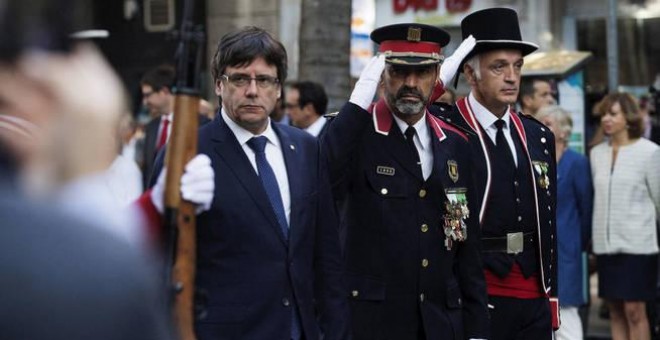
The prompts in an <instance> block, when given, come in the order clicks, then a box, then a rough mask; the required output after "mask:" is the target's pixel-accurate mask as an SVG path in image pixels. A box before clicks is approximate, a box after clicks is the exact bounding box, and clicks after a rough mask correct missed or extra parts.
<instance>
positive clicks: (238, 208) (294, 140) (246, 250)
mask: <svg viewBox="0 0 660 340" xmlns="http://www.w3.org/2000/svg"><path fill="white" fill-rule="evenodd" d="M272 127H273V129H274V130H275V133H277V135H278V137H279V139H280V143H281V145H282V152H283V155H284V161H285V163H286V168H287V174H288V178H289V188H290V192H291V216H290V235H289V239H288V241H287V240H286V239H285V238H284V235H283V234H282V232H281V229H280V227H279V226H278V222H277V219H276V217H275V213H274V212H273V210H272V208H271V207H270V205H269V200H268V196H267V195H266V192H265V190H264V189H263V186H262V184H261V181H260V179H259V177H258V176H257V174H256V172H255V170H254V168H253V167H252V165H251V164H250V161H249V160H248V158H247V156H246V155H245V152H244V151H243V149H242V148H241V146H240V145H239V144H238V141H237V140H236V137H235V136H234V134H233V133H232V132H231V130H230V129H229V127H228V126H227V125H226V123H225V122H224V120H223V119H222V116H221V115H218V116H217V118H216V119H215V120H213V121H212V122H211V123H208V124H206V125H205V126H203V127H202V128H201V129H200V131H199V146H198V150H199V152H200V153H204V154H206V155H208V156H209V157H210V158H211V162H212V166H213V168H214V170H215V178H216V184H215V196H214V200H213V204H212V206H211V209H210V210H209V211H208V212H205V213H203V214H201V215H200V216H199V217H198V223H197V242H198V243H197V249H198V251H197V279H196V281H197V289H198V290H199V291H200V292H202V293H206V295H207V296H208V301H207V302H206V311H207V315H206V317H204V318H203V319H201V320H198V322H197V323H196V331H197V336H198V339H200V340H204V339H213V340H217V339H255V340H256V339H289V337H290V334H291V315H292V314H291V306H293V305H294V303H292V302H294V301H295V305H297V307H298V311H299V314H300V317H301V323H302V328H303V330H304V336H305V339H307V340H315V339H319V336H320V335H319V333H320V332H323V333H325V339H344V338H345V337H346V336H347V333H348V326H347V323H348V306H347V300H346V296H345V295H344V292H345V290H344V288H343V285H342V274H343V273H342V263H341V253H340V249H339V241H338V230H337V228H338V227H337V218H336V216H335V212H334V209H333V205H332V198H331V193H330V187H329V182H328V178H327V175H326V173H325V167H324V166H323V164H322V163H321V158H320V157H319V147H318V142H317V141H316V139H315V138H314V137H312V136H311V135H309V134H308V133H306V132H304V131H302V130H299V129H297V128H294V127H289V126H285V125H281V124H279V123H273V124H272ZM160 158H161V157H160V156H159V160H160ZM157 166H158V165H157ZM317 315H318V320H317Z"/></svg>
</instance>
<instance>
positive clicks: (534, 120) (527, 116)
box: [518, 111, 545, 127]
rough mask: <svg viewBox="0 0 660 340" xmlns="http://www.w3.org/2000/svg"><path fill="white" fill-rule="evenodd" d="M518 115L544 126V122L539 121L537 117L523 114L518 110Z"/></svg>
mask: <svg viewBox="0 0 660 340" xmlns="http://www.w3.org/2000/svg"><path fill="white" fill-rule="evenodd" d="M518 117H520V119H521V120H530V121H532V122H534V123H536V124H539V125H542V126H544V127H545V124H543V123H541V121H539V120H538V119H536V118H534V116H529V115H526V114H524V113H522V112H520V111H519V112H518Z"/></svg>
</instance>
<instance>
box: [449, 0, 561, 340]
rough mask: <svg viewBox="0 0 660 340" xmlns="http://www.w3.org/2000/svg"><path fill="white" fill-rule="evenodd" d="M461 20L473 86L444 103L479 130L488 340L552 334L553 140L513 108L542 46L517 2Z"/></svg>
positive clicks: (455, 118)
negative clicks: (528, 64)
mask: <svg viewBox="0 0 660 340" xmlns="http://www.w3.org/2000/svg"><path fill="white" fill-rule="evenodd" d="M461 26H462V33H463V37H464V38H466V37H468V36H470V35H472V36H473V37H474V38H475V39H476V45H475V47H474V48H473V50H472V51H471V52H470V53H469V54H468V55H467V56H466V57H465V58H464V59H462V62H463V63H464V65H463V66H462V70H463V73H464V74H465V77H466V78H467V81H468V83H469V84H470V88H471V91H470V94H469V95H468V97H467V98H463V99H461V100H459V101H458V102H457V103H456V106H454V107H453V108H452V107H437V109H438V113H439V114H440V115H441V116H443V117H445V119H446V120H448V121H451V122H453V123H456V124H459V125H460V126H461V127H463V128H464V129H466V130H468V131H470V132H471V134H472V135H473V136H474V137H473V138H471V139H470V144H471V151H472V161H473V164H474V166H473V171H474V174H473V175H474V178H475V179H476V180H477V182H476V185H477V193H478V195H479V202H478V204H479V206H480V208H481V209H480V214H479V215H478V217H479V222H480V224H481V232H482V239H481V244H482V256H483V260H484V272H485V276H486V282H487V284H488V295H489V301H488V303H489V308H490V316H491V332H490V335H491V338H490V339H494V340H510V339H548V340H549V339H551V338H552V336H553V335H552V333H553V326H554V327H555V328H556V327H558V314H557V311H558V301H557V299H556V298H555V297H556V294H557V289H556V288H557V279H556V277H557V266H556V263H557V258H556V256H555V252H556V251H555V250H556V237H555V234H556V233H555V206H556V190H557V189H556V188H557V187H556V183H555V182H554V181H555V180H556V178H557V176H556V165H555V150H554V148H555V142H554V136H553V135H552V133H551V132H550V130H549V129H547V128H546V127H545V126H544V125H543V124H541V123H539V122H538V121H536V120H534V119H532V118H530V117H527V116H524V115H522V114H516V113H515V112H514V111H513V108H514V105H515V102H516V97H517V95H518V87H519V85H520V77H521V68H522V66H523V62H524V60H523V56H524V55H527V54H529V53H531V52H533V51H534V50H536V49H537V46H536V45H535V44H532V43H529V42H525V41H522V39H521V35H520V28H519V26H518V17H517V15H516V13H515V11H513V10H511V9H505V8H491V9H486V10H482V11H478V12H474V13H472V14H470V15H468V16H467V17H465V19H463V22H462V23H461ZM494 28H497V29H494Z"/></svg>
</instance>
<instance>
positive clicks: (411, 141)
mask: <svg viewBox="0 0 660 340" xmlns="http://www.w3.org/2000/svg"><path fill="white" fill-rule="evenodd" d="M415 133H417V131H416V130H415V127H414V126H408V128H407V129H406V132H405V135H406V144H407V145H408V149H410V154H411V155H412V156H413V159H414V160H415V164H416V166H417V169H418V170H419V175H420V176H423V174H422V162H421V161H420V159H419V152H417V147H416V146H415Z"/></svg>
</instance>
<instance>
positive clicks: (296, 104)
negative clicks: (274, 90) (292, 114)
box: [284, 103, 300, 110]
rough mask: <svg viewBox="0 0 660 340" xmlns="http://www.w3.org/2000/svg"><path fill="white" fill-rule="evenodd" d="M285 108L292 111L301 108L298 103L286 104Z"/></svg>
mask: <svg viewBox="0 0 660 340" xmlns="http://www.w3.org/2000/svg"><path fill="white" fill-rule="evenodd" d="M284 107H285V108H286V109H287V110H291V109H295V108H298V107H300V106H298V103H285V104H284Z"/></svg>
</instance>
